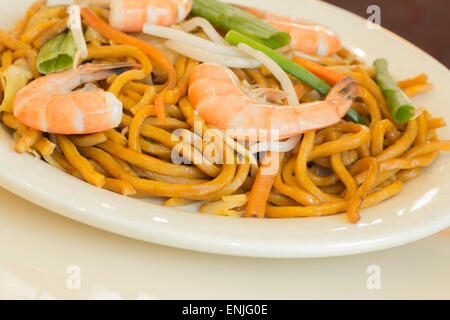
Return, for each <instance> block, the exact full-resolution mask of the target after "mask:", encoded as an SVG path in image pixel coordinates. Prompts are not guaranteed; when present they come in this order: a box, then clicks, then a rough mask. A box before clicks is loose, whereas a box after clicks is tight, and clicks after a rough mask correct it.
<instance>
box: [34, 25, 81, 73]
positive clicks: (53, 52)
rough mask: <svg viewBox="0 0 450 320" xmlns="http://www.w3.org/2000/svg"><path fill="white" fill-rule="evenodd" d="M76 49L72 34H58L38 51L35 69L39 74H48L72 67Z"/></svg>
mask: <svg viewBox="0 0 450 320" xmlns="http://www.w3.org/2000/svg"><path fill="white" fill-rule="evenodd" d="M76 51H77V47H76V45H75V41H74V39H73V35H72V32H71V31H69V32H67V33H60V34H59V35H57V36H56V37H54V38H52V39H50V40H49V41H47V42H46V43H45V45H44V46H43V47H42V48H41V50H40V51H39V55H38V57H37V68H38V70H39V72H40V73H43V74H50V73H54V72H60V71H63V70H65V69H68V68H70V67H72V65H73V59H74V56H75V53H76Z"/></svg>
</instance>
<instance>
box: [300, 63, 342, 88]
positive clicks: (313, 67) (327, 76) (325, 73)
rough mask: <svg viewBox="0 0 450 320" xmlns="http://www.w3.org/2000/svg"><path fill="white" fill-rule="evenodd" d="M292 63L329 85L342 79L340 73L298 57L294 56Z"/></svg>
mask: <svg viewBox="0 0 450 320" xmlns="http://www.w3.org/2000/svg"><path fill="white" fill-rule="evenodd" d="M292 61H294V62H295V63H296V64H298V65H300V66H302V67H303V68H305V69H306V70H308V71H309V72H311V73H313V74H315V75H316V76H318V77H319V78H321V79H322V80H324V81H326V82H328V83H329V84H331V85H335V84H336V83H338V82H339V80H341V79H342V78H344V75H342V74H340V73H337V72H335V71H333V70H330V69H327V68H325V67H324V66H322V65H320V64H318V63H315V62H313V61H310V60H307V59H303V58H300V57H298V56H295V57H294V58H293V59H292Z"/></svg>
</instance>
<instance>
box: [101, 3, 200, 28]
mask: <svg viewBox="0 0 450 320" xmlns="http://www.w3.org/2000/svg"><path fill="white" fill-rule="evenodd" d="M110 8H111V13H110V17H109V23H110V24H111V25H112V26H113V27H114V28H116V29H118V30H120V31H125V32H140V31H142V28H143V27H144V24H146V23H148V24H156V25H160V26H171V25H173V24H176V23H178V22H180V21H182V20H184V18H186V17H187V15H188V14H189V12H190V11H191V9H192V0H112V1H111V3H110Z"/></svg>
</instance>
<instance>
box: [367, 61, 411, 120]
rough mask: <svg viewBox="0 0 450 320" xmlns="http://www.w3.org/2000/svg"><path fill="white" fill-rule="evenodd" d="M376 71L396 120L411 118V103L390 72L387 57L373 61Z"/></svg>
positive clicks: (379, 83)
mask: <svg viewBox="0 0 450 320" xmlns="http://www.w3.org/2000/svg"><path fill="white" fill-rule="evenodd" d="M373 65H374V67H375V71H376V80H377V83H378V85H379V86H380V88H381V91H383V95H384V97H385V98H386V102H387V104H388V106H389V109H390V110H391V113H392V116H393V117H394V121H395V122H397V123H405V122H408V120H409V119H410V118H411V116H412V113H411V110H414V107H413V106H412V105H411V103H410V102H409V100H408V99H407V98H406V96H405V94H404V93H403V92H402V91H401V90H400V88H399V87H398V86H397V83H396V82H395V80H394V79H393V78H392V76H391V75H390V74H389V70H388V63H387V61H386V59H377V60H375V61H374V63H373Z"/></svg>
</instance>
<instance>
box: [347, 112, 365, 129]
mask: <svg viewBox="0 0 450 320" xmlns="http://www.w3.org/2000/svg"><path fill="white" fill-rule="evenodd" d="M345 117H346V118H347V120H350V121H352V122H355V123H359V124H362V125H364V126H367V123H366V121H364V119H363V117H361V116H360V115H359V113H358V112H356V110H355V109H353V108H350V110H348V112H347V114H346V115H345Z"/></svg>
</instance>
